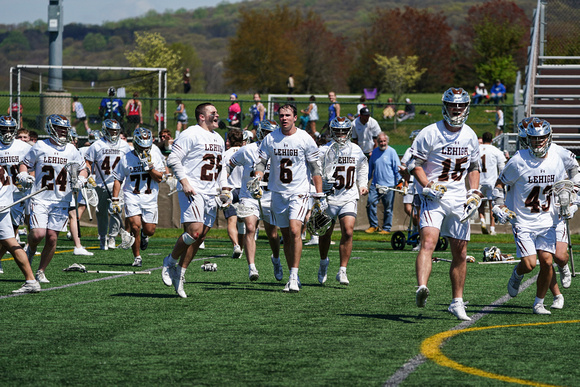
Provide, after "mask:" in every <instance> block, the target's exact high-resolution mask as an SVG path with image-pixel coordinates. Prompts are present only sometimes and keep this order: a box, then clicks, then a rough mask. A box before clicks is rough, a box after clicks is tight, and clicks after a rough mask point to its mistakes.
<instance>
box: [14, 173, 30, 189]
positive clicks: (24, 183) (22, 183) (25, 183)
mask: <svg viewBox="0 0 580 387" xmlns="http://www.w3.org/2000/svg"><path fill="white" fill-rule="evenodd" d="M33 184H34V177H33V176H30V175H29V174H28V172H20V173H19V174H18V175H16V187H17V188H18V190H19V191H20V192H23V191H26V190H27V189H30V188H31V187H32V185H33Z"/></svg>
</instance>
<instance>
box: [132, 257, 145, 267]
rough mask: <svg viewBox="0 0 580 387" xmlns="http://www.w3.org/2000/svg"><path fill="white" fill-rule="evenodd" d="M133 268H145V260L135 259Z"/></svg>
mask: <svg viewBox="0 0 580 387" xmlns="http://www.w3.org/2000/svg"><path fill="white" fill-rule="evenodd" d="M131 266H135V267H141V266H143V259H141V257H135V260H134V261H133V264H132V265H131Z"/></svg>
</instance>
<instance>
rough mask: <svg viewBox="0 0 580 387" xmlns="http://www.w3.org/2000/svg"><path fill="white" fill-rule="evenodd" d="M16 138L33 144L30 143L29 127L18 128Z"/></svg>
mask: <svg viewBox="0 0 580 387" xmlns="http://www.w3.org/2000/svg"><path fill="white" fill-rule="evenodd" d="M16 138H17V139H19V140H20V141H24V142H25V143H27V144H29V145H32V144H31V143H30V132H29V131H28V129H24V128H21V129H18V131H17V132H16Z"/></svg>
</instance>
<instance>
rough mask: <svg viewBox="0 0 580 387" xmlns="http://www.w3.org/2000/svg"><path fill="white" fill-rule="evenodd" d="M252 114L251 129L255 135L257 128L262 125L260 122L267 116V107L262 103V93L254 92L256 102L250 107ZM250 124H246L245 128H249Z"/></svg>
mask: <svg viewBox="0 0 580 387" xmlns="http://www.w3.org/2000/svg"><path fill="white" fill-rule="evenodd" d="M250 114H251V115H252V121H251V125H252V129H251V131H252V135H253V136H255V135H256V129H257V128H258V126H259V125H260V122H261V121H262V120H263V119H265V118H266V107H265V106H264V104H263V103H262V97H261V96H260V93H254V104H253V105H252V107H251V108H250ZM249 126H250V124H248V126H246V127H245V128H244V130H247V129H248V128H249Z"/></svg>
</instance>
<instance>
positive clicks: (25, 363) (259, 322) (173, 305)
mask: <svg viewBox="0 0 580 387" xmlns="http://www.w3.org/2000/svg"><path fill="white" fill-rule="evenodd" d="M83 231H84V232H85V234H86V235H89V236H88V237H87V238H86V240H85V245H86V246H87V247H92V248H95V247H96V246H98V241H97V238H96V237H95V236H94V235H92V236H91V233H93V229H83ZM178 234H179V231H178V230H159V232H158V234H157V236H156V237H153V238H152V239H151V243H150V247H149V248H148V249H147V250H146V251H145V252H144V254H143V258H144V266H143V268H142V269H143V270H151V272H152V273H151V275H105V274H91V273H80V272H63V271H62V269H64V268H66V267H68V266H69V265H70V264H72V263H81V264H83V265H85V266H86V267H87V269H89V270H132V268H131V263H132V262H133V258H132V254H131V253H130V251H124V250H122V251H120V250H112V251H111V250H109V251H100V250H94V249H92V250H91V251H94V252H95V256H94V257H74V256H73V255H72V247H71V246H72V245H71V242H69V241H67V240H65V239H64V238H63V239H62V240H61V241H59V248H58V249H57V254H56V255H55V257H54V259H53V261H52V263H51V265H50V266H49V267H48V269H47V271H46V276H47V278H48V279H49V280H50V281H51V283H50V284H44V285H43V292H41V293H39V294H28V295H21V296H16V297H12V296H11V291H12V290H14V289H17V288H18V287H19V286H20V285H21V283H22V282H23V280H22V275H21V274H20V272H19V271H18V269H17V268H16V265H15V264H14V262H13V261H12V260H11V259H9V258H8V257H5V259H4V260H3V262H2V264H3V267H4V271H5V273H4V274H1V275H0V316H1V318H2V322H3V324H2V325H3V332H2V338H1V343H2V344H1V348H2V350H1V353H2V361H0V385H2V386H21V385H43V386H62V385H73V386H74V385H143V386H145V385H147V386H148V385H211V386H224V385H235V386H238V385H239V386H244V385H252V386H262V385H268V386H331V385H343V386H351V385H357V386H358V385H369V386H380V385H383V384H385V383H392V384H397V380H399V381H400V385H402V386H405V385H409V386H419V385H421V386H441V385H461V386H480V385H481V386H489V385H494V386H496V385H508V384H512V382H515V383H524V382H525V381H527V382H529V383H532V384H538V385H539V384H554V385H575V384H577V383H578V380H579V379H580V370H579V369H578V368H577V367H576V364H575V363H576V355H579V352H580V350H579V349H578V346H577V345H576V340H575V339H574V338H575V337H578V336H576V335H577V334H579V333H580V329H579V328H580V321H578V320H577V319H578V315H579V313H578V310H579V309H578V304H579V302H580V292H579V290H578V289H579V285H578V283H577V281H578V279H577V278H574V279H573V280H572V286H571V287H570V288H569V289H563V290H562V292H563V294H564V297H565V299H566V303H565V307H564V309H563V310H557V311H553V313H552V315H551V316H536V315H533V314H532V304H533V301H534V296H535V283H531V284H530V287H529V288H527V289H526V290H524V291H523V292H522V293H521V294H520V295H519V296H518V297H516V298H514V299H507V297H505V296H506V293H507V290H506V284H507V281H508V279H509V276H510V273H511V270H512V269H513V266H512V265H510V264H498V265H480V264H477V263H471V264H469V265H468V277H467V283H466V292H465V300H466V301H469V305H468V309H467V312H468V315H470V316H474V317H477V318H478V319H477V320H476V321H475V322H474V323H473V324H467V323H462V324H461V325H460V321H459V320H457V319H456V318H455V317H454V316H453V315H451V314H450V313H448V312H447V306H448V305H449V302H450V299H451V294H450V293H451V289H450V284H449V277H448V271H449V263H447V262H444V261H443V262H438V263H434V265H433V273H432V276H431V280H430V283H429V289H430V290H431V295H430V297H429V299H428V302H427V306H426V308H424V309H418V308H417V307H416V306H415V300H414V296H415V289H416V288H415V269H414V262H415V253H412V252H411V251H410V248H409V247H407V248H406V250H404V251H393V250H392V249H391V247H390V243H389V242H388V240H384V239H381V238H379V237H378V236H375V235H373V236H367V235H366V234H364V233H363V232H357V233H356V236H355V238H356V239H357V240H356V241H355V242H354V251H353V254H352V260H351V262H350V264H349V268H348V277H349V280H350V285H349V286H348V287H346V286H341V285H339V284H338V282H336V281H335V279H334V276H335V275H336V272H337V271H338V246H333V247H332V248H331V253H330V261H331V262H330V266H329V272H328V281H327V283H326V285H325V286H320V285H319V284H318V282H317V270H318V259H319V257H318V252H317V248H316V247H310V246H306V247H305V248H304V253H303V257H302V262H301V267H300V272H299V274H300V279H301V282H302V285H303V288H302V290H301V291H300V293H297V294H287V293H283V292H282V288H283V287H284V283H285V282H286V280H287V278H288V271H287V270H285V272H284V280H283V281H282V282H277V281H276V280H275V279H274V275H273V270H272V265H271V263H270V259H269V257H270V253H269V249H268V245H267V241H266V239H263V238H260V239H259V240H258V255H257V260H256V261H257V267H258V270H259V271H260V279H259V280H258V281H257V282H252V283H250V281H249V280H248V267H247V264H246V262H245V259H240V260H233V259H231V258H229V257H230V255H231V250H232V248H231V244H230V243H229V242H228V241H227V240H226V237H225V231H223V230H215V231H214V230H212V231H211V232H210V237H211V238H210V239H208V240H207V241H206V249H205V250H200V253H199V254H198V257H197V259H198V261H195V262H192V264H191V265H190V268H189V270H188V272H187V274H186V281H187V283H186V285H185V291H186V292H187V294H188V296H189V297H188V298H187V299H181V298H179V297H178V296H177V295H176V294H175V292H174V290H173V288H172V287H165V286H164V285H163V283H162V281H161V273H160V267H161V264H162V260H163V257H164V256H165V255H167V253H168V252H170V251H171V248H172V246H173V243H174V241H175V237H176V236H177V235H178ZM335 237H336V238H337V239H338V237H339V235H338V233H335ZM363 239H366V240H363ZM577 242H578V241H575V243H577ZM491 245H497V246H498V247H500V248H501V249H502V252H504V253H514V252H515V248H514V245H513V241H512V240H511V236H510V235H500V236H498V237H493V236H488V235H474V241H473V242H472V243H471V244H470V245H469V250H468V254H470V255H473V256H475V257H476V258H477V260H478V261H481V259H482V251H483V248H484V247H489V246H491ZM224 255H225V256H224ZM436 256H437V257H439V258H450V253H449V251H446V252H437V253H436ZM38 260H39V258H38V257H37V258H36V259H35V263H34V264H33V268H34V269H36V267H37V264H38ZM204 260H211V261H212V262H215V263H217V267H218V270H217V271H216V272H204V271H202V270H201V269H200V265H201V264H202V263H203V261H204ZM538 270H539V268H536V269H535V271H534V272H533V273H532V275H526V277H525V279H524V283H525V281H527V280H529V279H530V278H532V277H533V276H534V275H535V274H537V271H538ZM502 297H504V299H503V300H502ZM551 301H552V298H551V296H550V295H548V297H547V298H546V303H547V305H548V307H549V305H550V304H551ZM492 303H497V305H496V306H494V307H490V305H492ZM562 322H568V323H562ZM537 323H547V324H546V325H537ZM526 324H535V325H526ZM506 325H509V326H507V327H506ZM458 328H469V329H471V328H490V329H484V330H472V331H466V332H463V331H461V332H458V333H457V335H455V336H453V337H452V338H450V339H448V340H446V341H443V342H444V345H443V346H441V347H440V342H438V341H437V339H438V338H439V337H438V336H435V335H438V334H444V335H448V334H449V331H450V330H456V329H458ZM444 339H445V338H443V339H442V340H444ZM422 351H423V352H424V353H425V354H428V355H429V356H430V357H431V358H432V359H433V360H426V361H425V357H424V355H422ZM404 365H406V367H405V368H406V370H405V371H403V370H401V367H403V366H404ZM494 378H499V379H494Z"/></svg>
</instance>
